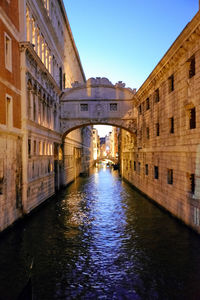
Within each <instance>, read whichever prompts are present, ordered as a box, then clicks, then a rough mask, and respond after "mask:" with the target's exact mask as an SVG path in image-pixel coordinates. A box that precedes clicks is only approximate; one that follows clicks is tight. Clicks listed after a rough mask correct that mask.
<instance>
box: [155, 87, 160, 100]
mask: <svg viewBox="0 0 200 300" xmlns="http://www.w3.org/2000/svg"><path fill="white" fill-rule="evenodd" d="M159 101H160V95H159V89H157V90H155V102H159Z"/></svg>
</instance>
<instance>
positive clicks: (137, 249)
mask: <svg viewBox="0 0 200 300" xmlns="http://www.w3.org/2000/svg"><path fill="white" fill-rule="evenodd" d="M32 257H33V258H34V267H33V272H32V282H33V291H34V299H39V300H46V299H108V300H111V299H145V300H146V299H161V300H164V299H170V300H171V299H187V300H188V299H195V300H196V299H200V237H199V236H198V235H196V234H195V233H193V232H192V231H190V230H189V229H188V228H186V227H185V226H183V225H182V224H181V223H179V222H178V221H176V220H175V219H173V218H171V217H170V216H169V215H168V214H167V213H165V212H163V211H162V210H160V209H159V208H158V207H156V206H155V205H153V204H152V203H151V202H149V201H148V200H147V199H145V198H144V197H143V196H141V195H140V194H138V192H136V191H134V190H133V189H132V188H131V187H130V186H129V185H127V184H126V183H124V182H122V181H121V180H120V178H119V177H118V173H117V171H111V170H110V169H108V168H107V169H100V170H98V169H96V170H95V172H94V173H93V174H92V175H91V176H90V177H89V178H79V179H78V180H77V181H76V182H75V183H73V184H71V185H70V186H69V187H68V188H67V189H66V190H65V191H63V192H62V193H61V194H60V195H59V196H57V197H55V199H53V200H51V202H49V203H47V204H46V205H45V206H44V207H42V208H41V209H40V210H39V211H37V212H36V213H35V214H33V215H32V216H30V218H29V219H27V220H26V222H23V223H21V224H18V226H16V227H15V228H14V229H13V230H12V231H9V232H7V233H6V234H4V235H2V236H0V299H1V300H8V299H16V298H17V295H18V294H19V292H20V291H21V289H22V288H23V286H24V285H25V283H26V281H27V278H28V268H29V265H30V263H31V259H32Z"/></svg>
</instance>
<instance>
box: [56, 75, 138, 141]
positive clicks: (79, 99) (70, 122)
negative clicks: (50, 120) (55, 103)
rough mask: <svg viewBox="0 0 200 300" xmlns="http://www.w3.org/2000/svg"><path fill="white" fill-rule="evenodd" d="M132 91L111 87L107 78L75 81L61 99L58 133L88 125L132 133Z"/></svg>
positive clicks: (115, 86) (133, 102) (135, 112)
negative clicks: (119, 129)
mask: <svg viewBox="0 0 200 300" xmlns="http://www.w3.org/2000/svg"><path fill="white" fill-rule="evenodd" d="M135 92H136V90H135V89H134V90H132V89H130V88H125V84H123V83H122V82H118V83H117V84H115V85H113V84H112V83H111V82H110V81H109V80H108V79H107V78H90V79H88V80H87V82H86V83H83V84H82V83H78V82H75V83H74V84H73V85H72V88H69V89H66V90H65V92H64V93H63V95H62V97H61V120H60V121H61V130H62V134H63V137H64V136H66V135H67V134H68V133H69V132H70V131H72V130H74V129H77V128H80V127H83V126H90V125H111V126H116V127H120V128H123V129H125V130H128V131H129V132H131V133H134V134H135V133H136V127H137V124H136V118H137V111H136V98H135Z"/></svg>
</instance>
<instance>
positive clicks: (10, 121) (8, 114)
mask: <svg viewBox="0 0 200 300" xmlns="http://www.w3.org/2000/svg"><path fill="white" fill-rule="evenodd" d="M6 125H7V127H12V126H13V107H12V97H11V96H9V95H6Z"/></svg>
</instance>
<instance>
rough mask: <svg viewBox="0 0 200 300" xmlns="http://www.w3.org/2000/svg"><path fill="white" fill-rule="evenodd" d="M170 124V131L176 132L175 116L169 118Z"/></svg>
mask: <svg viewBox="0 0 200 300" xmlns="http://www.w3.org/2000/svg"><path fill="white" fill-rule="evenodd" d="M169 126H170V130H169V132H170V133H174V118H173V117H172V118H170V119H169Z"/></svg>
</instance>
